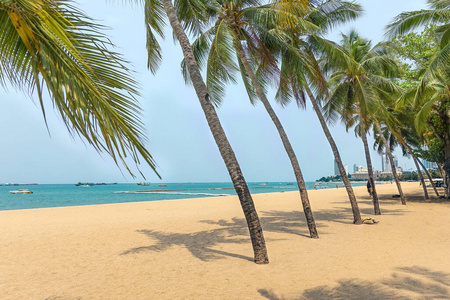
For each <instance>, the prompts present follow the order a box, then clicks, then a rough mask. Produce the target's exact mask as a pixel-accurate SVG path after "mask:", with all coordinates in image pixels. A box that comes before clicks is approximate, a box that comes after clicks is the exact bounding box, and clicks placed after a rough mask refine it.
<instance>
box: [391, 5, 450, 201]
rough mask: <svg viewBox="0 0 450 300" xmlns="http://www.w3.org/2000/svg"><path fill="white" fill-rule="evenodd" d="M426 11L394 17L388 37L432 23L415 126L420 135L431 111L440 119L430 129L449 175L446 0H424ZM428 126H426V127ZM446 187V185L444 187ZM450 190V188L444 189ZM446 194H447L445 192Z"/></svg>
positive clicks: (449, 23) (449, 18) (449, 15)
mask: <svg viewBox="0 0 450 300" xmlns="http://www.w3.org/2000/svg"><path fill="white" fill-rule="evenodd" d="M427 3H428V6H429V8H430V9H428V10H420V11H412V12H405V13H402V14H400V15H398V16H397V17H396V18H395V19H394V20H393V22H392V23H391V24H389V25H388V27H387V30H388V35H389V36H390V37H394V36H396V35H399V34H405V33H407V32H409V31H411V30H414V29H416V28H419V27H420V26H423V25H427V24H434V25H435V26H436V27H435V29H434V33H435V36H436V37H437V38H438V41H439V50H438V51H437V53H436V55H435V56H434V57H433V59H432V60H431V62H429V65H428V66H427V67H426V69H425V70H424V71H423V76H422V79H421V82H420V85H419V87H418V89H417V91H416V93H415V97H414V102H415V107H416V108H419V113H418V114H417V116H416V119H415V125H416V128H417V130H418V132H419V134H422V133H423V132H424V131H425V128H426V126H427V125H429V124H428V123H429V116H430V115H432V112H434V113H435V114H437V115H438V116H439V118H440V122H439V123H440V125H441V126H442V127H443V128H444V130H443V131H442V132H438V131H436V130H434V129H436V128H435V127H434V128H433V126H431V130H432V131H433V132H434V134H436V135H438V136H440V138H441V139H442V140H443V142H444V152H445V163H444V170H445V172H446V174H447V176H449V174H450V133H449V132H450V118H449V109H448V103H449V101H450V97H449V95H450V92H449V88H448V82H449V75H448V74H449V73H450V71H449V70H450V67H449V66H450V0H428V1H427ZM428 127H430V126H428ZM447 186H448V185H447ZM448 188H449V189H450V187H448ZM447 194H448V191H447Z"/></svg>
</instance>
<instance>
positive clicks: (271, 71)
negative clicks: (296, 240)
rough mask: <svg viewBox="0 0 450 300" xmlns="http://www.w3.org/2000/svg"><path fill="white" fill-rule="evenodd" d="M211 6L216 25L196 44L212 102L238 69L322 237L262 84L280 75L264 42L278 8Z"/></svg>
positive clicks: (243, 2)
mask: <svg viewBox="0 0 450 300" xmlns="http://www.w3.org/2000/svg"><path fill="white" fill-rule="evenodd" d="M211 7H212V9H211V11H210V16H209V19H208V21H209V22H210V23H213V24H214V25H213V27H212V28H209V29H206V30H205V32H204V33H203V34H201V35H200V37H199V38H197V40H196V41H195V42H194V45H195V48H196V49H197V50H198V52H197V53H198V54H197V55H196V57H197V59H198V61H199V64H200V65H203V64H204V62H203V60H207V87H208V90H209V91H210V93H211V99H212V101H216V102H217V103H218V102H219V101H220V100H221V98H222V97H223V94H224V84H225V83H226V82H227V81H230V80H233V79H234V78H233V75H232V72H233V71H234V70H239V71H240V73H241V76H242V78H243V81H244V85H245V87H246V89H247V93H248V95H249V98H250V100H251V102H252V103H255V102H254V101H255V95H256V96H257V98H258V99H259V100H260V101H261V103H262V104H263V105H264V108H265V109H266V111H267V113H268V114H269V116H270V118H271V120H272V121H273V123H274V124H275V127H276V129H277V131H278V133H279V135H280V138H281V141H282V143H283V146H284V148H285V150H286V153H287V155H288V157H289V159H290V161H291V165H292V168H293V170H294V174H295V177H296V180H297V184H298V187H299V192H300V197H301V201H302V206H303V211H304V213H305V216H306V221H307V225H308V229H309V232H310V236H311V238H318V234H317V229H316V225H315V222H314V217H313V214H312V211H311V205H310V202H309V197H308V192H307V190H306V184H305V180H304V178H303V174H302V172H301V168H300V165H299V163H298V160H297V157H296V155H295V152H294V149H293V148H292V145H291V143H290V141H289V139H288V136H287V134H286V132H285V130H284V128H283V126H282V124H281V122H280V120H279V118H278V116H277V115H276V113H275V111H274V110H273V108H272V106H271V104H270V102H269V100H268V99H267V96H266V94H265V90H264V86H263V84H262V82H264V81H268V80H270V77H271V76H274V75H278V74H279V71H278V67H277V64H276V61H275V59H274V57H273V56H272V55H271V53H270V51H269V49H268V48H267V47H266V45H265V44H264V43H263V38H264V34H265V33H264V32H265V30H266V28H268V27H271V25H270V24H274V23H275V22H276V16H277V9H275V8H274V7H273V6H272V5H263V6H261V5H260V3H259V1H258V0H238V1H228V0H225V1H222V0H220V1H216V2H213V3H212V5H211ZM302 21H304V20H303V19H302ZM304 22H306V21H304ZM206 53H207V54H206ZM233 54H234V55H236V56H237V60H238V66H236V64H235V63H234V61H233V59H232V57H233ZM258 77H259V78H258ZM191 80H192V78H191ZM281 80H283V78H282V79H281Z"/></svg>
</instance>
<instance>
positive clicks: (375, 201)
mask: <svg viewBox="0 0 450 300" xmlns="http://www.w3.org/2000/svg"><path fill="white" fill-rule="evenodd" d="M356 107H357V109H358V116H359V128H360V131H361V138H362V140H363V144H364V152H365V154H366V162H367V171H368V172H369V181H370V184H371V186H372V188H373V193H372V202H373V208H374V212H375V215H381V212H380V205H379V203H378V195H377V190H376V189H375V180H374V177H373V168H372V160H371V159H370V152H369V144H368V143H367V136H366V128H365V126H364V119H363V116H362V113H361V103H360V102H359V99H357V100H356Z"/></svg>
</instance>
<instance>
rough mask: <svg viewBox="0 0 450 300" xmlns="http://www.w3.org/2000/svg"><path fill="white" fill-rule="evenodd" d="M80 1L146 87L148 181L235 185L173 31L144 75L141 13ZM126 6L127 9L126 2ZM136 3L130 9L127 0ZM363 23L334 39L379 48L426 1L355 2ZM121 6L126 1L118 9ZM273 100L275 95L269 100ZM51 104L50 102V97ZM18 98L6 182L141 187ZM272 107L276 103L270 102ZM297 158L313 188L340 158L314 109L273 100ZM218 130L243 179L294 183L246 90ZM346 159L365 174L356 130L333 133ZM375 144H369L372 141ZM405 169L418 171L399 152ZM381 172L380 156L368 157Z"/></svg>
mask: <svg viewBox="0 0 450 300" xmlns="http://www.w3.org/2000/svg"><path fill="white" fill-rule="evenodd" d="M110 2H111V1H99V0H97V1H79V3H80V7H81V8H82V9H83V10H84V11H85V12H86V13H87V14H88V15H90V16H91V17H93V18H95V19H98V20H99V21H100V22H101V23H103V24H106V25H107V26H109V27H111V30H110V31H108V35H109V36H110V38H111V40H112V41H113V42H114V43H115V44H116V45H117V47H118V48H117V51H118V52H121V53H123V54H124V56H125V58H126V59H127V60H129V61H130V62H132V65H133V67H134V68H135V70H136V71H137V79H138V81H139V82H140V83H141V84H142V96H141V97H140V99H139V101H140V103H141V105H142V108H143V121H144V123H145V126H146V130H147V135H148V139H149V143H148V145H147V146H148V149H149V151H150V153H152V155H153V156H154V159H155V160H156V162H157V163H158V171H159V173H160V174H161V176H162V177H163V179H162V180H161V181H160V180H159V179H157V177H156V175H154V173H153V171H152V170H151V169H150V168H149V167H147V166H145V165H141V167H140V168H141V170H142V171H143V173H144V174H145V176H146V177H147V180H148V181H151V182H205V181H230V178H229V176H228V173H227V170H226V168H225V165H224V163H223V161H222V158H221V157H220V155H219V152H218V149H217V147H216V145H215V143H214V140H213V138H212V135H211V133H210V131H209V128H208V126H207V124H206V121H205V117H204V115H203V112H202V110H201V108H200V105H199V103H198V100H197V98H196V95H195V93H194V90H193V88H192V87H191V86H185V84H184V81H183V78H182V76H181V74H180V61H181V59H182V53H181V49H180V47H179V45H178V44H175V43H174V42H173V39H172V33H171V31H170V30H169V28H167V30H166V41H164V42H163V55H164V62H163V64H162V65H161V68H160V69H159V71H158V73H157V74H156V76H154V75H152V74H151V73H150V72H149V71H147V69H146V63H147V60H146V49H145V30H144V17H143V14H142V12H141V10H140V8H139V7H137V6H135V5H134V6H133V7H131V6H125V5H123V4H120V3H119V1H116V2H117V3H116V4H114V3H113V4H111V3H110ZM125 2H126V1H125ZM130 2H131V1H130ZM358 2H359V3H361V4H362V5H363V7H364V9H365V11H366V12H365V15H364V16H363V17H361V18H360V19H359V20H357V21H356V22H353V23H351V24H349V25H348V26H343V27H340V28H337V29H335V30H334V31H333V33H332V34H331V37H333V39H335V40H336V41H338V39H339V37H338V36H339V33H340V32H344V33H347V32H348V31H349V29H350V28H356V29H357V30H358V32H359V33H360V34H361V35H362V36H364V37H367V38H369V39H372V41H373V42H374V43H376V42H379V41H381V40H382V39H383V34H384V27H385V26H386V24H388V22H389V21H390V20H391V19H392V18H393V17H394V16H396V15H397V14H399V13H401V12H402V11H411V10H418V9H422V8H426V5H425V0H395V1H392V0H365V1H358ZM121 3H122V2H121ZM269 99H273V93H271V94H270V95H269ZM47 100H48V99H47ZM36 101H37V98H36V97H34V99H30V98H29V97H28V96H27V95H24V94H23V93H21V92H20V91H18V92H17V91H15V90H13V89H8V90H0V132H1V143H0V145H1V147H0V182H18V183H31V182H36V183H76V182H78V181H87V182H136V181H141V180H143V179H142V178H140V177H138V178H135V179H133V178H132V177H131V176H130V175H128V174H127V173H125V172H126V171H123V173H122V172H121V171H120V170H119V169H118V168H117V167H116V166H115V164H114V163H113V162H112V160H111V159H110V158H109V157H108V156H107V155H105V154H102V155H99V154H98V153H97V152H96V151H94V150H93V149H92V148H91V147H90V146H89V145H85V144H84V143H83V141H81V140H80V139H78V138H75V139H72V138H71V137H70V135H69V133H68V132H67V130H66V128H65V125H64V124H63V122H62V121H61V120H60V118H59V117H57V115H56V113H54V111H53V107H52V104H51V102H50V101H49V100H48V101H47V102H46V108H47V116H48V125H49V129H50V135H51V136H50V135H49V134H48V132H47V129H46V126H45V123H44V121H43V118H42V114H41V112H40V107H39V105H38V103H37V102H36ZM272 102H273V101H272ZM273 107H274V108H275V110H276V112H277V114H278V116H279V118H280V120H281V122H282V123H283V126H284V127H285V130H286V132H287V134H288V136H289V138H290V140H291V143H292V146H293V148H294V149H295V151H296V154H297V157H298V159H299V162H300V166H301V168H302V172H303V175H304V177H305V179H306V180H307V181H314V180H316V179H318V178H320V177H322V176H327V175H330V174H332V173H333V161H334V157H333V154H332V152H331V150H330V147H329V145H328V142H327V140H326V138H325V136H324V134H323V132H322V130H321V127H320V124H319V122H318V121H317V117H316V115H315V113H314V112H313V111H312V109H311V106H310V105H308V107H307V110H306V111H303V110H299V109H297V107H296V105H295V104H294V103H292V104H291V105H289V106H287V107H285V108H280V107H279V106H278V105H276V104H275V103H274V102H273ZM218 114H219V117H220V119H221V122H222V125H223V127H224V129H225V131H226V133H227V135H228V138H229V140H230V143H231V145H232V147H233V149H234V151H235V153H236V156H237V158H238V160H239V162H240V165H241V168H242V170H243V173H244V176H245V178H246V179H247V181H249V182H252V181H293V180H294V178H295V177H294V174H293V171H292V168H291V166H290V162H289V160H288V158H287V155H286V153H285V151H284V149H283V147H282V144H281V141H280V138H279V136H278V134H277V132H276V130H275V127H274V125H273V123H272V122H271V120H270V118H269V116H268V115H267V113H266V112H265V110H264V109H263V107H262V105H261V104H259V105H256V106H252V105H251V104H250V102H249V101H248V98H247V96H246V92H245V90H244V89H243V87H242V86H229V88H228V90H227V96H226V98H225V100H224V102H223V105H222V106H221V108H220V109H219V110H218ZM331 132H332V134H333V135H334V137H335V140H336V143H337V145H338V147H339V150H340V153H341V156H342V159H343V161H344V163H345V164H347V165H348V166H349V170H350V171H351V170H352V167H353V164H358V165H363V166H365V165H366V163H365V157H364V152H363V144H362V142H361V140H359V139H356V138H355V136H354V133H353V130H351V131H350V132H349V133H346V132H345V128H344V127H343V126H341V125H340V124H337V125H335V126H334V127H332V128H331ZM369 143H371V145H372V144H373V140H372V139H371V138H369ZM394 154H396V155H397V156H398V157H399V163H400V165H401V166H402V167H404V168H406V169H411V168H413V163H412V161H411V160H409V159H407V158H403V157H401V156H402V155H401V151H400V149H397V150H396V151H395V153H394ZM372 162H373V165H374V167H375V168H377V169H381V158H380V156H379V155H378V154H377V153H376V152H375V151H372Z"/></svg>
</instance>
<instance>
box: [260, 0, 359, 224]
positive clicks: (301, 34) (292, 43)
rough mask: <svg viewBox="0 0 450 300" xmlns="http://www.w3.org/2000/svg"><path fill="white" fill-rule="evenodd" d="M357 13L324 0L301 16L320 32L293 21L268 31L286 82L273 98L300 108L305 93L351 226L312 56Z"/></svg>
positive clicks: (334, 0) (356, 211) (350, 190)
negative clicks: (332, 30)
mask: <svg viewBox="0 0 450 300" xmlns="http://www.w3.org/2000/svg"><path fill="white" fill-rule="evenodd" d="M361 13H362V9H361V7H360V6H359V5H357V4H355V3H352V2H347V1H341V0H328V1H324V2H322V3H321V4H320V5H317V6H313V5H311V6H310V7H309V10H308V11H307V12H306V14H305V16H304V17H303V18H304V19H305V20H307V21H309V22H311V24H314V25H315V26H317V28H320V31H319V30H315V32H311V30H305V28H304V27H303V26H301V25H302V24H301V23H300V22H297V24H298V25H297V26H296V27H289V28H282V27H281V26H277V27H275V28H272V29H270V30H269V32H268V33H269V34H270V35H272V38H274V39H277V40H278V43H276V45H277V46H278V47H279V49H272V51H273V52H276V54H277V55H278V56H280V57H281V71H282V74H284V75H285V76H286V78H288V79H289V85H280V86H279V88H278V92H277V99H278V100H280V102H281V104H283V105H284V104H285V103H286V102H287V101H289V100H290V99H291V98H292V96H293V97H294V98H295V99H296V101H297V104H298V105H299V106H300V107H303V108H304V107H305V102H304V100H305V97H304V96H303V95H304V93H305V92H306V94H307V95H308V98H309V99H310V101H311V104H312V106H313V109H314V111H315V112H316V115H317V117H318V119H319V122H320V124H321V126H322V130H323V132H324V134H325V136H326V138H327V140H328V142H329V144H330V146H331V149H332V151H333V155H334V157H335V161H336V163H337V165H338V168H339V172H340V174H341V178H342V181H343V183H344V186H345V188H346V190H347V194H348V197H349V200H350V204H351V207H352V212H353V219H354V223H355V224H361V223H362V220H361V214H360V211H359V208H358V203H357V201H356V197H355V194H354V192H353V188H352V186H351V183H350V181H349V179H348V175H347V172H346V171H345V168H344V165H343V163H342V159H341V156H340V154H339V150H338V148H337V146H336V143H335V141H334V139H333V137H332V135H331V133H330V131H329V129H328V126H327V123H326V121H325V118H324V116H323V114H322V109H321V107H320V104H319V102H318V97H317V95H315V93H314V92H313V90H316V91H317V93H318V94H327V92H328V88H327V86H326V81H325V79H324V77H323V74H322V73H321V71H320V66H319V63H318V61H317V60H318V58H316V56H317V55H318V54H317V53H320V51H319V48H321V47H325V48H327V47H332V42H330V41H328V40H326V39H323V38H322V37H321V35H322V34H323V33H326V32H327V30H329V29H330V28H332V27H333V26H337V25H338V24H340V23H344V22H346V21H349V20H352V19H355V18H356V17H358V16H359V15H360V14H361ZM291 18H295V17H291ZM319 46H321V47H319ZM272 48H274V47H272ZM324 55H326V54H324ZM319 58H320V57H319Z"/></svg>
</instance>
